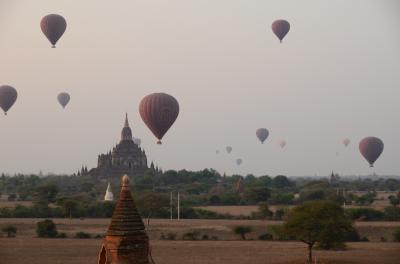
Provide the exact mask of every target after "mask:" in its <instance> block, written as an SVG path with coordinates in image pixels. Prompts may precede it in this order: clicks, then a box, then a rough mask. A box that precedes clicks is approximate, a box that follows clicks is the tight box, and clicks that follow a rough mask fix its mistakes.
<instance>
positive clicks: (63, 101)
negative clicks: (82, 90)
mask: <svg viewBox="0 0 400 264" xmlns="http://www.w3.org/2000/svg"><path fill="white" fill-rule="evenodd" d="M70 99H71V97H70V96H69V94H68V93H60V94H59V95H58V96H57V100H58V102H59V103H60V105H61V106H62V107H63V108H65V107H66V106H67V104H68V103H69V100H70Z"/></svg>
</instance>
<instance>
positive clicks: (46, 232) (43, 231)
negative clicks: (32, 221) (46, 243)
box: [36, 219, 57, 238]
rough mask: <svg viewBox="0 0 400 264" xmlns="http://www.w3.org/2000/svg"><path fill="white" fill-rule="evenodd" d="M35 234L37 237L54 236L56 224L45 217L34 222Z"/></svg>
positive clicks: (55, 234)
mask: <svg viewBox="0 0 400 264" xmlns="http://www.w3.org/2000/svg"><path fill="white" fill-rule="evenodd" d="M36 234H37V235H38V237H50V238H52V237H56V236H57V226H56V224H54V222H53V221H51V220H49V219H46V220H44V221H40V222H37V223H36Z"/></svg>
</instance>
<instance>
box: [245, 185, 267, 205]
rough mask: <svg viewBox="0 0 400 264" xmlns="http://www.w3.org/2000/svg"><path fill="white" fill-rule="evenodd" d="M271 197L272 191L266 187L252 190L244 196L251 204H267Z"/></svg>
mask: <svg viewBox="0 0 400 264" xmlns="http://www.w3.org/2000/svg"><path fill="white" fill-rule="evenodd" d="M270 196H271V191H270V189H268V188H266V187H255V188H251V189H248V190H247V191H246V192H245V194H244V197H245V199H246V200H247V201H248V202H250V203H259V202H266V201H267V200H268V198H269V197H270Z"/></svg>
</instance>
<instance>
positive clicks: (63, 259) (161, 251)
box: [0, 238, 400, 264]
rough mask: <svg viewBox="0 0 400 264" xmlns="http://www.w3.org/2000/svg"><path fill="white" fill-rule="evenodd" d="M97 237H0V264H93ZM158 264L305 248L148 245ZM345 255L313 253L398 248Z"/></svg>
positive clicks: (373, 256) (237, 260)
mask: <svg viewBox="0 0 400 264" xmlns="http://www.w3.org/2000/svg"><path fill="white" fill-rule="evenodd" d="M101 243H102V241H101V240H100V239H90V240H79V239H37V238H27V239H21V238H16V239H0V244H1V245H2V247H0V257H1V261H2V262H1V263H7V264H20V263H29V264H87V263H96V261H97V254H98V251H99V249H100V246H101ZM151 245H152V248H153V256H154V259H155V261H156V263H158V264H176V263H185V264H224V263H226V264H245V263H251V264H266V263H269V264H278V263H279V264H289V263H291V264H296V263H299V264H300V263H305V261H304V260H305V257H306V247H305V245H304V244H302V243H297V242H260V241H228V242H226V241H195V242H188V241H151ZM349 247H350V248H349V250H347V251H315V256H317V259H318V260H319V262H318V263H330V264H331V263H341V264H342V263H348V264H350V263H352V264H355V263H380V264H394V263H398V260H399V259H400V244H396V243H350V244H349Z"/></svg>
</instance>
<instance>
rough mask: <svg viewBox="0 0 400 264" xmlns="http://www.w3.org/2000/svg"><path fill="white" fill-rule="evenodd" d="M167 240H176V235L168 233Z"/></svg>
mask: <svg viewBox="0 0 400 264" xmlns="http://www.w3.org/2000/svg"><path fill="white" fill-rule="evenodd" d="M167 239H168V240H175V239H176V233H168V234H167Z"/></svg>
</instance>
